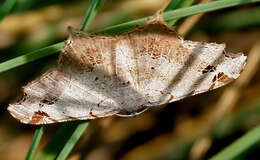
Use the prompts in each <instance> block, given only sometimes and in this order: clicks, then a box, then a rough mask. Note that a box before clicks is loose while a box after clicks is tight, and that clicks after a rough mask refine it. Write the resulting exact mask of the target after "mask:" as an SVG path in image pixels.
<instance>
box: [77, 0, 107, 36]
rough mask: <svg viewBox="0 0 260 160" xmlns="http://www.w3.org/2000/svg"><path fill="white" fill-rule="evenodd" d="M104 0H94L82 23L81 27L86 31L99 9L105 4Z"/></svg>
mask: <svg viewBox="0 0 260 160" xmlns="http://www.w3.org/2000/svg"><path fill="white" fill-rule="evenodd" d="M104 2H105V1H104V0H92V1H91V4H90V6H89V9H88V11H87V13H86V14H85V17H84V18H83V21H82V23H81V28H82V29H83V30H84V31H85V32H86V31H87V29H88V27H89V25H90V24H91V22H92V20H93V19H94V17H95V16H96V15H97V12H98V11H99V9H100V8H101V7H102V6H103V4H104Z"/></svg>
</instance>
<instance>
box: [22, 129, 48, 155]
mask: <svg viewBox="0 0 260 160" xmlns="http://www.w3.org/2000/svg"><path fill="white" fill-rule="evenodd" d="M43 132H44V127H43V126H39V128H37V129H36V130H35V133H34V136H33V140H32V144H31V146H30V149H29V151H28V154H27V156H26V160H32V159H33V157H34V154H35V152H36V149H37V147H38V145H39V143H40V141H41V138H42V135H43Z"/></svg>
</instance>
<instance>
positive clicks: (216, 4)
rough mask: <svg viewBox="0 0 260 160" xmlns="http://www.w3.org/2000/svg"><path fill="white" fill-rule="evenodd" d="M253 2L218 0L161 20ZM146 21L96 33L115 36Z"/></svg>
mask: <svg viewBox="0 0 260 160" xmlns="http://www.w3.org/2000/svg"><path fill="white" fill-rule="evenodd" d="M254 2H260V0H220V1H214V2H209V3H204V4H198V5H193V6H191V7H186V8H180V9H176V10H173V11H168V12H165V13H164V14H163V18H164V20H165V21H170V20H176V19H179V18H183V17H187V16H191V15H194V14H199V13H203V12H210V11H215V10H218V9H224V8H228V7H234V6H238V5H242V4H248V3H254ZM146 21H147V17H145V18H140V19H136V20H133V21H130V22H127V23H123V24H119V25H115V26H112V27H107V28H105V29H103V30H101V31H99V32H98V33H108V34H115V33H118V32H120V31H123V30H126V29H130V28H132V27H134V26H136V25H142V24H145V23H146Z"/></svg>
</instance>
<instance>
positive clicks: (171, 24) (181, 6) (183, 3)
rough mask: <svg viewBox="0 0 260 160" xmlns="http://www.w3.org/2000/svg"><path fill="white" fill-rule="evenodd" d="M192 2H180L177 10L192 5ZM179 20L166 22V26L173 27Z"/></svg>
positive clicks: (187, 0)
mask: <svg viewBox="0 0 260 160" xmlns="http://www.w3.org/2000/svg"><path fill="white" fill-rule="evenodd" d="M193 2H194V0H182V1H181V3H179V4H178V6H177V8H185V7H188V6H190V5H192V3H193ZM179 19H180V18H178V19H174V20H170V21H168V25H169V26H173V25H175V24H176V23H177V21H178V20H179Z"/></svg>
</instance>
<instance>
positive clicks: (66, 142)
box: [37, 0, 104, 160]
mask: <svg viewBox="0 0 260 160" xmlns="http://www.w3.org/2000/svg"><path fill="white" fill-rule="evenodd" d="M103 3H104V1H103V0H100V1H97V0H92V1H91V4H90V7H89V9H88V11H87V12H86V15H85V17H84V19H83V22H82V25H81V28H82V29H84V31H86V29H87V28H88V25H89V24H90V22H91V21H92V20H93V19H94V17H95V16H96V14H97V12H98V10H99V9H100V8H101V6H102V5H103ZM89 122H90V121H76V122H68V123H65V124H64V125H63V126H62V127H61V128H60V129H59V130H58V131H57V133H56V134H55V136H54V137H52V139H51V140H50V142H49V143H48V144H47V145H46V146H45V148H44V149H43V151H42V152H41V153H40V154H39V155H38V156H37V160H42V159H50V160H51V159H59V160H63V159H66V158H67V157H68V155H69V154H70V152H71V150H72V149H73V147H74V146H75V145H76V143H77V142H78V140H79V138H80V137H81V135H82V134H83V133H84V131H85V129H86V128H87V126H88V124H89ZM56 157H57V158H56Z"/></svg>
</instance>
